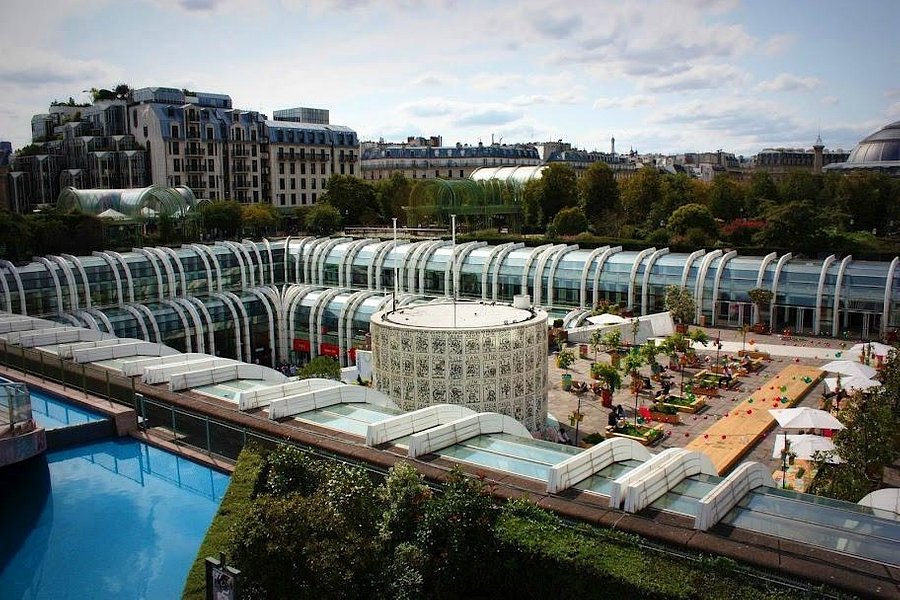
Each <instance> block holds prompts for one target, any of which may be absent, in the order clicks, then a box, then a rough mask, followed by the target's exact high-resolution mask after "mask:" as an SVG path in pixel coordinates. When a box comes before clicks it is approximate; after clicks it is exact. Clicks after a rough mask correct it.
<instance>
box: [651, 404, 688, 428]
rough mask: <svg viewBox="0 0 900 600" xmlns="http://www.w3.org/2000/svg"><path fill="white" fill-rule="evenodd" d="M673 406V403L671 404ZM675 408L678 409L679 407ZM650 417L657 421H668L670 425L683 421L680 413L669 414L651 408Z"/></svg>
mask: <svg viewBox="0 0 900 600" xmlns="http://www.w3.org/2000/svg"><path fill="white" fill-rule="evenodd" d="M670 406H671V405H670ZM675 410H678V409H677V408H676V409H675ZM650 419H651V420H653V421H656V422H657V423H668V424H670V425H678V424H679V423H681V419H680V418H679V417H678V413H677V412H676V413H675V414H669V413H665V412H657V411H655V410H653V409H652V408H651V409H650Z"/></svg>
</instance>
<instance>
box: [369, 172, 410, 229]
mask: <svg viewBox="0 0 900 600" xmlns="http://www.w3.org/2000/svg"><path fill="white" fill-rule="evenodd" d="M412 187H413V186H412V182H411V181H410V180H409V179H408V178H407V177H406V175H404V174H403V173H401V172H399V171H398V172H395V173H392V174H391V176H390V178H388V179H381V180H378V181H377V182H376V183H375V196H376V198H377V200H378V206H379V208H380V212H381V215H382V218H383V220H384V222H385V223H390V222H391V219H392V218H396V219H397V223H398V224H403V223H405V222H406V212H405V211H404V210H403V207H404V206H407V205H408V204H409V194H410V192H411V191H412Z"/></svg>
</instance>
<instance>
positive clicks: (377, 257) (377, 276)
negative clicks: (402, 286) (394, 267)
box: [369, 240, 405, 291]
mask: <svg viewBox="0 0 900 600" xmlns="http://www.w3.org/2000/svg"><path fill="white" fill-rule="evenodd" d="M400 242H401V240H397V241H396V242H395V241H394V240H384V241H383V242H381V245H380V246H379V247H378V248H376V249H375V254H374V255H373V256H372V262H370V263H369V289H370V290H371V289H374V290H375V291H381V288H382V286H383V283H384V282H383V281H382V277H381V271H382V270H383V269H384V259H386V258H387V255H388V254H390V253H391V252H393V251H394V250H395V249H396V248H397V244H399V243H400ZM404 243H405V242H404ZM398 270H399V269H398ZM373 284H374V286H375V287H374V288H373V287H372V286H373Z"/></svg>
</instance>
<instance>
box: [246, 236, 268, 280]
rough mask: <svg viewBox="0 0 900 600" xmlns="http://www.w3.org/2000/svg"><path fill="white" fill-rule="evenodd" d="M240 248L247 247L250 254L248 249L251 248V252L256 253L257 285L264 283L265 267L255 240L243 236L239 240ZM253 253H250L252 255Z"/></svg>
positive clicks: (248, 252)
mask: <svg viewBox="0 0 900 600" xmlns="http://www.w3.org/2000/svg"><path fill="white" fill-rule="evenodd" d="M240 246H241V248H245V247H246V248H247V254H250V249H251V248H252V249H253V254H256V260H257V262H258V263H259V285H265V284H266V269H265V263H264V262H263V257H262V253H261V252H260V251H259V248H258V247H257V245H256V242H254V241H253V240H251V239H250V238H244V239H242V240H241V244H240ZM253 254H250V256H251V257H252V256H253Z"/></svg>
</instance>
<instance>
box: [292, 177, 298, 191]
mask: <svg viewBox="0 0 900 600" xmlns="http://www.w3.org/2000/svg"><path fill="white" fill-rule="evenodd" d="M291 189H292V190H296V189H297V180H296V179H294V178H293V177H291Z"/></svg>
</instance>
